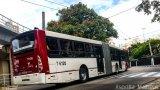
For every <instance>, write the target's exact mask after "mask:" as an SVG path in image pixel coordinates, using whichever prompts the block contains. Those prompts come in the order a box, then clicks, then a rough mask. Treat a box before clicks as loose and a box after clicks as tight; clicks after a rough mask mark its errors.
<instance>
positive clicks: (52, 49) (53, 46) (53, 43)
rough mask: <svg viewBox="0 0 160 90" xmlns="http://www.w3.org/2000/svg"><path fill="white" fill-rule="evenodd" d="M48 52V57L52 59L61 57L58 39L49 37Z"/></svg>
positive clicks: (47, 39) (47, 40)
mask: <svg viewBox="0 0 160 90" xmlns="http://www.w3.org/2000/svg"><path fill="white" fill-rule="evenodd" d="M46 42H47V50H48V56H49V57H51V58H54V57H59V56H60V54H59V48H58V41H57V39H56V38H51V37H47V38H46Z"/></svg>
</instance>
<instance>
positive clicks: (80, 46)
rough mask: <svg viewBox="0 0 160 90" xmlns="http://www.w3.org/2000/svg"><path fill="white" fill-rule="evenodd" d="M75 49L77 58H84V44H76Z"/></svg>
mask: <svg viewBox="0 0 160 90" xmlns="http://www.w3.org/2000/svg"><path fill="white" fill-rule="evenodd" d="M74 47H75V53H76V57H84V56H85V51H84V44H83V43H81V42H74Z"/></svg>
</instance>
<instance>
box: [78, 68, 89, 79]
mask: <svg viewBox="0 0 160 90" xmlns="http://www.w3.org/2000/svg"><path fill="white" fill-rule="evenodd" d="M88 78H89V75H88V70H87V68H84V67H81V68H80V70H79V79H80V82H86V81H87V80H88Z"/></svg>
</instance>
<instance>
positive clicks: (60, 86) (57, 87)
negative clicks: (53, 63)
mask: <svg viewBox="0 0 160 90" xmlns="http://www.w3.org/2000/svg"><path fill="white" fill-rule="evenodd" d="M123 72H125V71H121V72H119V73H113V74H109V75H102V76H98V77H94V78H90V79H89V80H88V81H87V82H84V83H88V82H91V81H94V80H98V79H101V78H103V79H107V77H109V76H112V75H116V74H120V73H123ZM84 83H83V84H84ZM79 84H82V83H81V82H80V81H78V80H77V81H73V82H70V83H63V84H56V85H55V86H52V87H48V88H43V89H39V90H54V89H61V88H65V87H68V86H74V85H79Z"/></svg>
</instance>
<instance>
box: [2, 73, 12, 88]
mask: <svg viewBox="0 0 160 90" xmlns="http://www.w3.org/2000/svg"><path fill="white" fill-rule="evenodd" d="M11 82H12V79H11V74H0V87H7V86H10V85H11Z"/></svg>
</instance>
